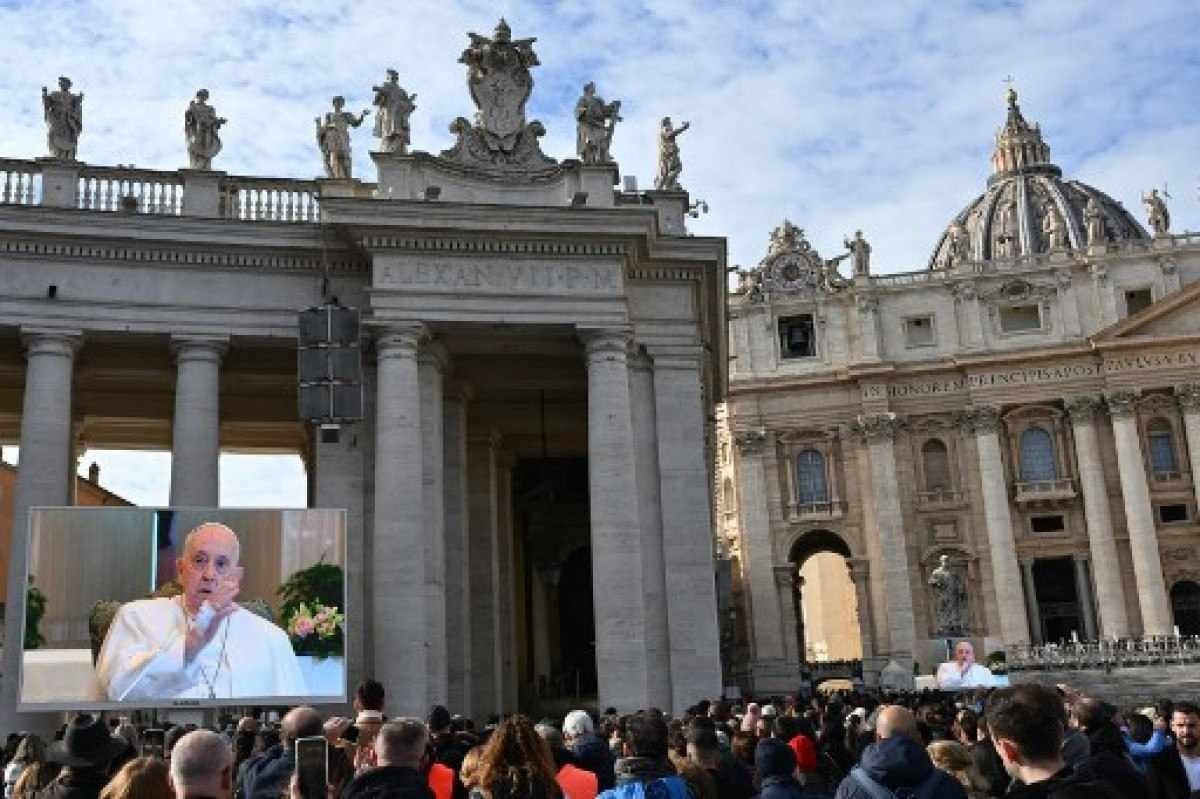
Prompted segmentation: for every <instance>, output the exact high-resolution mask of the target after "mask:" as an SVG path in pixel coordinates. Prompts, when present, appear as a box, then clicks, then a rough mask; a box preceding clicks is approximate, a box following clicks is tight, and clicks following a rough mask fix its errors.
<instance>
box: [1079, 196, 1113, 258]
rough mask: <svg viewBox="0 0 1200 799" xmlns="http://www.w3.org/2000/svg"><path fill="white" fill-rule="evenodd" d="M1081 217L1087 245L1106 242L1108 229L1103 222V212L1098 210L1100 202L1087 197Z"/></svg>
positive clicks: (1097, 245)
mask: <svg viewBox="0 0 1200 799" xmlns="http://www.w3.org/2000/svg"><path fill="white" fill-rule="evenodd" d="M1083 219H1084V222H1085V224H1086V226H1087V239H1088V246H1089V247H1100V246H1103V245H1104V244H1107V243H1108V230H1107V228H1106V226H1105V224H1104V212H1103V211H1101V210H1100V203H1098V202H1096V198H1095V197H1088V201H1087V207H1086V208H1085V209H1084V212H1083Z"/></svg>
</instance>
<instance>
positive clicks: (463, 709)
mask: <svg viewBox="0 0 1200 799" xmlns="http://www.w3.org/2000/svg"><path fill="white" fill-rule="evenodd" d="M469 399H470V391H469V390H468V389H467V387H466V386H463V385H462V384H455V385H451V386H449V387H447V389H446V391H445V396H444V399H443V402H442V434H443V442H444V446H443V450H444V452H445V455H444V459H445V460H444V463H443V468H444V472H443V474H444V476H443V478H442V504H443V507H444V518H445V527H446V566H445V568H446V591H445V596H446V660H447V664H446V675H447V694H446V695H447V698H448V700H449V701H448V706H449V707H453V708H458V710H457V711H456V712H459V713H462V714H463V715H466V716H468V717H470V714H469V713H468V710H469V709H470V704H471V674H472V669H471V624H470V618H471V593H472V591H473V590H474V587H473V586H472V584H471V580H470V576H469V572H470V562H471V559H470V552H471V542H470V540H469V532H468V524H467V518H468V512H467V402H468V401H469Z"/></svg>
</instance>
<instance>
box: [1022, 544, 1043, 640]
mask: <svg viewBox="0 0 1200 799" xmlns="http://www.w3.org/2000/svg"><path fill="white" fill-rule="evenodd" d="M1034 562H1035V561H1032V560H1023V561H1021V582H1022V583H1023V584H1024V586H1025V607H1026V610H1027V612H1028V613H1029V635H1030V640H1032V641H1033V642H1034V643H1035V644H1040V643H1042V612H1041V610H1040V609H1039V608H1038V601H1037V584H1036V583H1034V581H1033V564H1034Z"/></svg>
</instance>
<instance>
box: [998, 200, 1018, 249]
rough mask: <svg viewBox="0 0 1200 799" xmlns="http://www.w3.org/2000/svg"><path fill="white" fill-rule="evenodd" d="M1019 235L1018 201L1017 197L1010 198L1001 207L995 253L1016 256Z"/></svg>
mask: <svg viewBox="0 0 1200 799" xmlns="http://www.w3.org/2000/svg"><path fill="white" fill-rule="evenodd" d="M1018 236H1019V231H1018V228H1017V201H1016V199H1015V198H1010V199H1009V201H1008V202H1007V203H1005V204H1004V205H1003V206H1002V207H1001V208H1000V225H999V231H998V233H997V234H996V245H997V246H996V253H995V255H996V256H997V257H1000V258H1016V257H1017V252H1018V250H1017V240H1018V238H1017V237H1018Z"/></svg>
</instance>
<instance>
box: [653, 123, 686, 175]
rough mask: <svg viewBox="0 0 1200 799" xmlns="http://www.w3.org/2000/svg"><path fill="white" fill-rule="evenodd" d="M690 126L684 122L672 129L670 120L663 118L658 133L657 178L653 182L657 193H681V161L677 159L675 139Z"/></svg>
mask: <svg viewBox="0 0 1200 799" xmlns="http://www.w3.org/2000/svg"><path fill="white" fill-rule="evenodd" d="M691 126H692V123H691V122H684V123H683V124H682V125H680V126H679V127H677V128H672V127H671V118H670V117H663V120H662V127H660V128H659V131H658V177H657V178H656V179H655V181H654V188H656V189H658V190H659V191H683V187H682V186H680V185H679V174H680V173H681V172H683V161H682V160H681V159H680V157H679V145H678V144H677V143H676V142H675V139H676V138H678V136H679V134H680V133H683V132H684V131H685V130H687V129H688V128H690V127H691Z"/></svg>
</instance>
